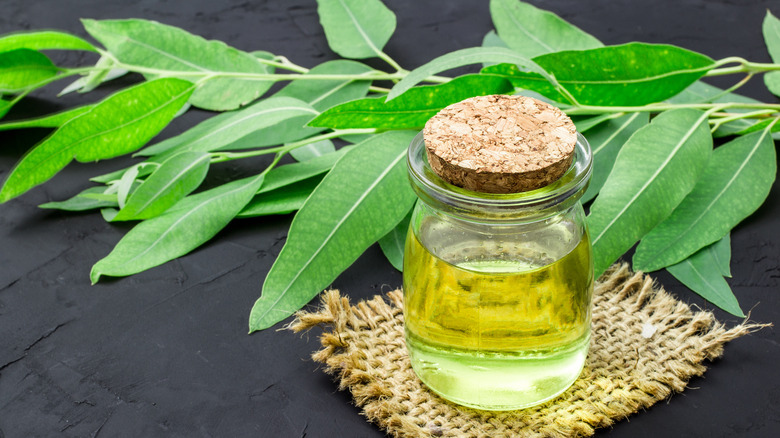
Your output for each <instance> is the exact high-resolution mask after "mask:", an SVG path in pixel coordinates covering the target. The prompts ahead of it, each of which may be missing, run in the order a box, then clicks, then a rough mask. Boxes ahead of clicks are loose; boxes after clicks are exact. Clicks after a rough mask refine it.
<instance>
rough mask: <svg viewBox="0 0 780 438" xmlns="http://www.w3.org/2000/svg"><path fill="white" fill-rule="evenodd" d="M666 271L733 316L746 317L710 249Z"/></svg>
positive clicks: (705, 249)
mask: <svg viewBox="0 0 780 438" xmlns="http://www.w3.org/2000/svg"><path fill="white" fill-rule="evenodd" d="M666 270H667V271H669V273H670V274H672V275H674V277H675V278H677V279H678V280H680V282H681V283H682V284H684V285H686V286H688V287H689V288H690V289H691V290H692V291H694V292H696V293H697V294H699V295H701V297H702V298H704V299H705V300H707V301H709V302H711V303H712V304H714V305H716V306H718V307H720V308H721V309H723V310H725V311H726V312H729V313H731V314H732V315H735V316H739V317H744V316H745V314H744V313H743V312H742V309H741V308H740V307H739V303H738V302H737V297H735V296H734V293H733V292H732V291H731V288H730V287H729V284H728V283H726V280H725V279H724V278H723V275H722V274H721V270H720V268H719V264H718V261H717V260H716V259H715V258H714V257H713V253H712V251H711V250H710V247H707V248H704V249H702V250H701V251H699V252H697V253H696V254H693V255H692V256H691V257H689V258H687V259H685V260H683V261H681V262H680V263H677V264H675V265H672V266H669V267H667V268H666Z"/></svg>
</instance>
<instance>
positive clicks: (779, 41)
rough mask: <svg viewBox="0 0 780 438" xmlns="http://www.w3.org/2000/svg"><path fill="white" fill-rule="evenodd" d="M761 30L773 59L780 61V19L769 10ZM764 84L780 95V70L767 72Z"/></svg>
mask: <svg viewBox="0 0 780 438" xmlns="http://www.w3.org/2000/svg"><path fill="white" fill-rule="evenodd" d="M761 30H762V32H763V34H764V42H765V43H766V48H767V50H768V51H769V56H771V57H772V61H774V62H776V63H780V20H778V19H777V17H775V16H774V15H772V13H771V12H769V11H768V10H767V11H766V16H765V17H764V23H763V25H762V27H761ZM764 84H766V87H767V88H768V89H769V91H771V92H772V94H774V95H775V96H780V72H776V71H775V72H769V73H766V74H765V75H764Z"/></svg>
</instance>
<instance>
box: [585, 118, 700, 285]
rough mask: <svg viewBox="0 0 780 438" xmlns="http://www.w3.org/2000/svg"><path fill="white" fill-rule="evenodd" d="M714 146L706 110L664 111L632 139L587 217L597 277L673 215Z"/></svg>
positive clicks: (696, 178)
mask: <svg viewBox="0 0 780 438" xmlns="http://www.w3.org/2000/svg"><path fill="white" fill-rule="evenodd" d="M711 151H712V137H711V136H710V130H709V124H708V123H707V114H705V113H703V112H701V111H698V110H691V109H674V110H670V111H666V112H663V113H661V114H660V115H658V116H657V117H655V118H654V119H653V121H652V122H651V123H650V124H649V125H646V126H645V127H643V128H641V129H639V130H638V131H636V132H635V133H634V135H632V136H631V138H629V139H628V142H626V144H625V145H623V147H622V148H621V150H620V152H619V153H618V156H617V159H616V160H615V165H614V167H613V168H612V172H611V173H610V174H609V177H608V178H607V181H606V182H605V183H604V186H603V187H602V189H601V192H600V195H599V196H598V197H597V198H596V200H595V201H594V202H593V204H592V205H591V208H590V215H589V216H588V225H589V227H590V235H591V238H592V239H591V241H592V243H593V256H594V268H595V273H596V276H597V277H598V276H599V275H601V273H603V272H604V271H605V270H606V269H607V268H608V267H609V266H610V265H611V264H612V263H613V262H614V261H615V260H617V259H618V257H620V256H621V255H622V254H623V253H625V252H626V251H627V250H628V249H629V248H631V247H632V246H633V245H634V243H636V242H637V241H638V240H639V239H641V238H642V237H643V236H644V235H645V234H647V232H649V231H650V230H651V229H653V228H654V227H655V226H656V225H658V224H659V223H660V222H661V221H662V220H664V219H666V217H667V216H669V214H670V213H671V212H672V210H674V208H675V207H676V206H677V205H678V204H679V203H680V201H682V200H683V198H684V197H685V195H687V194H688V192H690V191H691V189H692V188H693V186H694V184H695V183H696V181H697V180H698V178H699V175H700V174H701V171H702V170H703V168H704V166H705V165H706V163H707V160H708V159H709V156H710V154H711Z"/></svg>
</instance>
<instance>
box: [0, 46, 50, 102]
mask: <svg viewBox="0 0 780 438" xmlns="http://www.w3.org/2000/svg"><path fill="white" fill-rule="evenodd" d="M59 71H60V69H59V68H57V66H56V65H54V63H53V62H51V60H50V59H49V58H48V57H46V55H44V54H43V53H41V52H36V51H35V50H30V49H15V50H11V51H9V52H3V53H0V94H2V93H17V92H20V91H23V90H25V89H27V88H30V87H35V86H36V85H38V84H41V83H43V82H45V81H46V80H47V79H50V78H53V77H55V76H57V73H58V72H59Z"/></svg>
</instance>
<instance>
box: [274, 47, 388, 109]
mask: <svg viewBox="0 0 780 438" xmlns="http://www.w3.org/2000/svg"><path fill="white" fill-rule="evenodd" d="M371 71H373V69H372V68H371V67H369V66H367V65H365V64H361V63H359V62H356V61H348V60H345V59H338V60H335V61H327V62H323V63H322V64H320V65H318V66H316V67H314V68H312V69H311V70H309V71H308V72H306V73H304V75H303V76H304V77H305V76H307V75H309V76H311V75H361V74H366V73H368V72H371ZM370 85H371V81H370V80H364V81H359V80H354V79H346V80H340V79H323V80H300V81H292V82H290V83H289V84H288V85H286V86H285V87H284V88H282V89H281V90H279V91H278V92H277V93H276V94H274V96H287V97H294V98H296V99H299V100H302V101H304V102H306V103H308V104H309V105H311V106H312V107H313V108H314V109H316V110H317V111H324V110H326V109H328V108H330V107H332V106H334V105H337V104H340V103H343V102H347V101H349V100H354V99H360V98H361V97H364V96H365V95H366V93H368V88H369V86H370Z"/></svg>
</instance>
